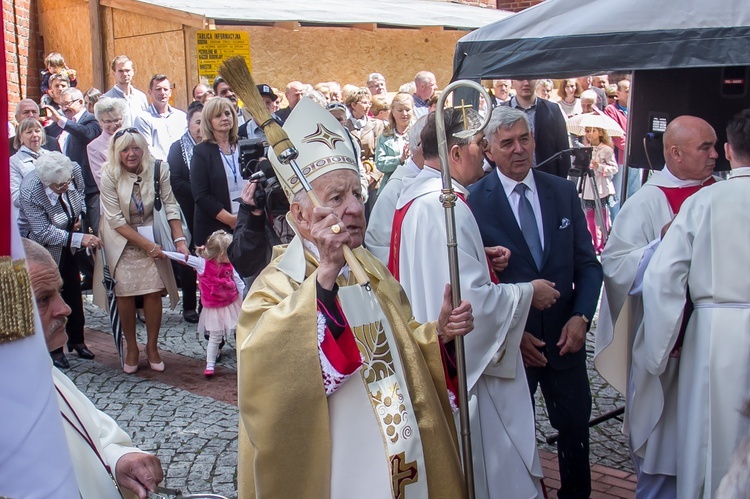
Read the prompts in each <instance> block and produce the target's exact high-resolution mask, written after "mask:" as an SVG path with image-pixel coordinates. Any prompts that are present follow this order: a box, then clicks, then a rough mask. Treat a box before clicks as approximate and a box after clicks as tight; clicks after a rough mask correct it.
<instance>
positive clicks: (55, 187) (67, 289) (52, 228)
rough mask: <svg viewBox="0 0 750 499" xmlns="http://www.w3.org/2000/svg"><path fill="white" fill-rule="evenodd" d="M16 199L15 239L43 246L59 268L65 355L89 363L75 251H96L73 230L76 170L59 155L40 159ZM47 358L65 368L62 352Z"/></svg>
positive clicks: (80, 198) (77, 210)
mask: <svg viewBox="0 0 750 499" xmlns="http://www.w3.org/2000/svg"><path fill="white" fill-rule="evenodd" d="M19 199H20V205H21V211H20V213H19V216H18V228H19V230H20V232H21V235H22V236H23V237H27V238H29V239H31V240H32V241H36V242H37V243H39V244H41V245H42V246H44V247H45V248H46V249H47V251H49V252H50V254H51V255H52V258H53V259H54V260H55V263H56V264H57V266H58V269H59V270H60V276H61V277H62V281H63V287H62V292H61V295H62V298H63V300H65V303H67V304H68V306H69V307H70V308H71V314H70V316H69V317H68V322H67V324H66V327H65V330H66V332H67V333H68V351H69V352H72V351H73V350H75V351H76V352H77V353H78V356H79V357H81V358H83V359H93V358H94V354H93V353H91V351H90V350H89V349H88V348H87V347H86V343H84V337H83V326H84V323H85V320H84V316H83V299H82V297H81V275H80V270H79V268H78V260H77V259H76V257H75V252H76V251H78V250H83V249H86V250H87V251H90V250H94V249H96V248H99V247H100V246H101V241H100V240H99V238H98V237H96V236H94V235H93V234H82V233H80V232H79V231H80V229H81V213H82V212H83V209H84V206H85V203H84V199H85V196H84V185H83V175H82V173H81V167H80V166H79V165H78V164H77V163H73V162H72V161H70V160H69V159H68V158H67V157H66V156H65V155H63V154H61V153H59V152H50V153H48V154H45V155H43V156H40V157H39V159H37V161H36V169H35V170H34V171H33V172H31V173H29V174H28V175H27V176H26V178H24V180H23V182H22V184H21V190H20V194H19ZM50 354H51V355H52V359H53V363H54V364H55V366H56V367H59V368H66V367H68V366H69V364H68V361H67V359H66V358H65V354H64V353H63V349H62V348H60V349H58V350H56V351H54V352H51V353H50Z"/></svg>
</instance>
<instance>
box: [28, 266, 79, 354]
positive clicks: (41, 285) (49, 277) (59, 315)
mask: <svg viewBox="0 0 750 499" xmlns="http://www.w3.org/2000/svg"><path fill="white" fill-rule="evenodd" d="M29 276H30V278H31V287H32V289H33V290H34V300H36V308H37V310H38V311H39V318H40V319H41V320H42V329H44V340H45V341H46V343H47V350H49V351H50V352H51V351H53V350H57V349H58V348H62V346H63V345H65V343H66V342H67V341H68V335H67V334H66V333H65V324H66V323H67V322H68V315H70V307H69V306H68V305H67V304H66V303H65V302H64V301H63V299H62V296H60V290H61V289H62V284H63V282H62V279H61V278H60V272H58V270H57V267H55V266H54V262H52V261H51V260H50V262H49V264H44V263H37V262H30V263H29Z"/></svg>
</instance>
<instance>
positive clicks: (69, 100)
mask: <svg viewBox="0 0 750 499" xmlns="http://www.w3.org/2000/svg"><path fill="white" fill-rule="evenodd" d="M61 99H62V100H61V101H60V110H61V111H62V112H63V113H65V117H66V118H68V119H69V120H71V119H73V117H74V116H75V115H76V114H78V113H79V112H80V111H81V110H82V109H83V99H74V98H73V96H72V95H64V96H63V97H62V98H61Z"/></svg>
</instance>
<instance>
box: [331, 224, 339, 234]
mask: <svg viewBox="0 0 750 499" xmlns="http://www.w3.org/2000/svg"><path fill="white" fill-rule="evenodd" d="M331 231H332V232H333V233H334V234H338V233H339V232H341V226H340V225H339V224H333V225H331Z"/></svg>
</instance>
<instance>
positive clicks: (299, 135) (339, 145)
mask: <svg viewBox="0 0 750 499" xmlns="http://www.w3.org/2000/svg"><path fill="white" fill-rule="evenodd" d="M284 131H285V132H286V133H287V135H289V139H290V140H291V141H292V143H293V144H294V146H295V147H296V148H297V151H298V152H299V156H298V157H297V160H296V161H297V164H298V165H299V167H300V169H301V170H302V173H304V174H305V177H307V180H308V182H311V183H312V181H313V180H315V179H316V178H318V177H320V176H321V175H323V174H324V173H328V172H330V171H333V170H342V169H349V170H351V171H353V172H354V173H356V174H357V175H359V167H358V166H357V159H356V158H357V155H356V153H355V152H354V145H353V144H352V141H351V139H350V138H349V135H348V134H347V133H346V129H344V127H343V126H341V123H339V122H338V120H337V119H336V118H334V116H333V115H332V114H331V113H330V112H328V111H327V110H325V109H323V108H322V107H321V106H320V105H319V104H317V103H316V102H315V101H313V100H312V99H309V98H307V97H303V98H302V99H301V100H300V101H299V102H298V103H297V105H296V106H294V109H293V110H292V112H291V114H290V115H289V118H287V120H286V123H284ZM268 159H269V160H270V161H271V164H272V165H273V169H274V170H275V171H276V176H277V178H278V179H279V183H280V184H281V187H282V188H283V189H284V194H286V197H287V199H289V201H291V200H292V198H293V197H294V195H295V194H296V193H297V192H299V191H301V190H302V184H301V183H300V181H299V179H298V178H297V175H295V174H294V171H293V170H292V167H291V166H289V165H287V164H283V163H281V162H280V161H279V159H278V158H277V157H276V153H275V152H274V151H273V148H269V149H268Z"/></svg>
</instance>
